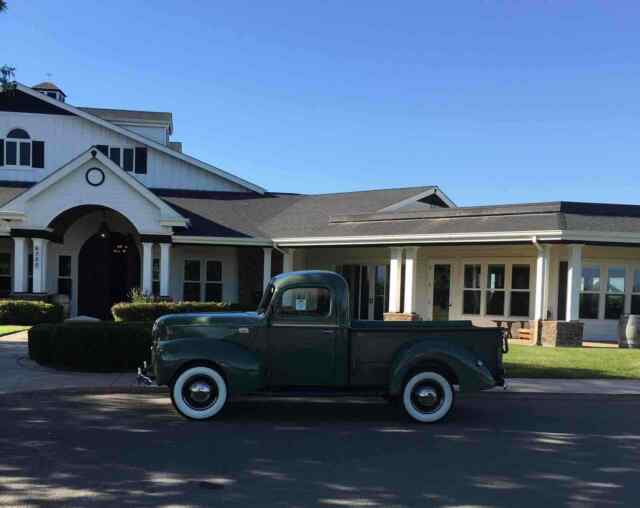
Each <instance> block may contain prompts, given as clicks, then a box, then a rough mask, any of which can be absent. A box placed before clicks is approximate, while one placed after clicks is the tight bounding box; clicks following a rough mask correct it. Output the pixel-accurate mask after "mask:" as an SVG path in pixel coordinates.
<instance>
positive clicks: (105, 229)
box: [98, 212, 111, 240]
mask: <svg viewBox="0 0 640 508" xmlns="http://www.w3.org/2000/svg"><path fill="white" fill-rule="evenodd" d="M110 234H111V230H110V229H109V226H107V214H106V213H104V212H103V213H102V222H101V223H100V228H98V235H100V238H102V239H103V240H104V239H106V238H108V237H109V235H110Z"/></svg>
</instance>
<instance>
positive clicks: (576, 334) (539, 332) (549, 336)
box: [529, 320, 584, 347]
mask: <svg viewBox="0 0 640 508" xmlns="http://www.w3.org/2000/svg"><path fill="white" fill-rule="evenodd" d="M529 327H530V328H531V341H532V342H533V343H535V344H539V345H542V346H549V347H580V346H582V336H583V333H584V323H582V322H580V321H551V320H542V321H530V322H529Z"/></svg>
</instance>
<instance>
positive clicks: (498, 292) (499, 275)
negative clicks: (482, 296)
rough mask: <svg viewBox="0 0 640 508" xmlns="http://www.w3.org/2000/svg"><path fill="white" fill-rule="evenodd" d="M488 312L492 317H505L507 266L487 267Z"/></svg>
mask: <svg viewBox="0 0 640 508" xmlns="http://www.w3.org/2000/svg"><path fill="white" fill-rule="evenodd" d="M486 295H487V311H486V313H487V314H489V315H491V316H504V310H505V307H504V303H505V266H504V265H489V266H488V267H487V291H486Z"/></svg>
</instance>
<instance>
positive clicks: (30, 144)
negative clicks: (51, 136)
mask: <svg viewBox="0 0 640 508" xmlns="http://www.w3.org/2000/svg"><path fill="white" fill-rule="evenodd" d="M3 165H7V166H20V167H27V168H28V167H34V168H44V142H43V141H31V137H30V136H29V133H28V132H27V131H25V130H24V129H13V130H12V131H10V132H9V133H8V134H7V139H6V140H3V139H0V166H3Z"/></svg>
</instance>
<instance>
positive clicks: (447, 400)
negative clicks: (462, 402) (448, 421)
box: [402, 371, 455, 423]
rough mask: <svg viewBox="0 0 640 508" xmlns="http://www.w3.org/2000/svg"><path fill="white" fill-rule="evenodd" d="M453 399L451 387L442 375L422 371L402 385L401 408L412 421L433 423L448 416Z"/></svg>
mask: <svg viewBox="0 0 640 508" xmlns="http://www.w3.org/2000/svg"><path fill="white" fill-rule="evenodd" d="M454 397H455V394H454V391H453V386H451V383H449V381H448V380H447V379H446V378H445V377H444V376H443V375H442V374H439V373H438V372H433V371H422V372H417V373H416V374H414V375H413V376H411V377H410V378H409V379H408V380H407V382H406V384H405V385H404V389H403V390H402V407H403V409H404V411H405V412H406V413H407V415H409V416H410V417H411V418H413V419H414V420H416V421H418V422H421V423H434V422H437V421H439V420H442V419H443V418H444V417H445V416H447V415H448V414H449V411H451V408H452V407H453V399H454Z"/></svg>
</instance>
